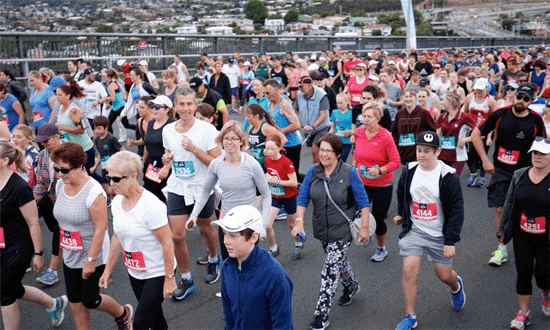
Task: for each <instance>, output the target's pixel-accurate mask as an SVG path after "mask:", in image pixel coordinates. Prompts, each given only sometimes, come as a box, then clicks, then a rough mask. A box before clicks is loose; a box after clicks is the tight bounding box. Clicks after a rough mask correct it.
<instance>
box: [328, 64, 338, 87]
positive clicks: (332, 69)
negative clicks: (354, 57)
mask: <svg viewBox="0 0 550 330" xmlns="http://www.w3.org/2000/svg"><path fill="white" fill-rule="evenodd" d="M338 62H340V60H336V61H328V74H329V75H330V76H331V77H334V76H335V75H336V74H337V73H338ZM334 81H335V82H336V81H340V76H338V77H336V78H335V79H334Z"/></svg>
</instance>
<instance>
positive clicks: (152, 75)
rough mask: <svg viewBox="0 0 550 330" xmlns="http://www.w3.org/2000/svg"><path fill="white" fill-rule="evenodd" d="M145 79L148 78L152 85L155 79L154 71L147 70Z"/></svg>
mask: <svg viewBox="0 0 550 330" xmlns="http://www.w3.org/2000/svg"><path fill="white" fill-rule="evenodd" d="M147 79H149V83H150V84H151V85H153V81H155V80H157V76H155V74H154V73H152V72H151V71H149V72H147Z"/></svg>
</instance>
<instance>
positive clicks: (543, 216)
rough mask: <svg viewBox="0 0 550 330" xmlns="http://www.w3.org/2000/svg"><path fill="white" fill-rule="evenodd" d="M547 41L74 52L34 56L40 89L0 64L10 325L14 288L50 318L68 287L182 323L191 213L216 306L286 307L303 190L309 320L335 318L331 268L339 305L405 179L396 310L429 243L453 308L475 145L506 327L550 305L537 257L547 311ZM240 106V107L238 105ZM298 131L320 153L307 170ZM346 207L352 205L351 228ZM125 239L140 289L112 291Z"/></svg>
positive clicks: (268, 318) (14, 318) (409, 319)
mask: <svg viewBox="0 0 550 330" xmlns="http://www.w3.org/2000/svg"><path fill="white" fill-rule="evenodd" d="M549 51H550V50H549V49H548V48H546V47H544V46H541V47H532V48H529V49H521V48H518V47H505V48H501V49H485V48H484V47H481V48H476V49H455V48H452V49H447V50H444V49H441V48H440V49H438V50H437V52H422V51H415V50H413V51H412V52H396V53H388V52H387V51H382V50H380V49H375V50H373V51H372V52H367V53H365V54H362V56H358V55H359V54H357V53H356V51H354V50H347V51H342V50H341V49H339V48H334V49H333V50H330V51H326V52H318V53H313V54H307V55H302V56H300V55H299V54H293V53H292V52H286V53H285V54H265V53H262V52H254V54H253V55H252V56H251V57H247V58H243V57H241V56H240V54H239V52H235V54H234V55H233V56H226V57H225V58H224V57H222V56H217V57H216V58H213V57H210V56H208V54H206V53H203V54H201V60H200V61H199V62H197V63H196V65H195V70H194V71H195V72H196V73H195V74H194V75H191V74H190V70H188V68H187V67H186V65H185V64H184V63H183V62H182V60H181V58H180V57H179V56H175V58H174V63H173V64H172V65H170V66H169V67H168V68H167V69H166V70H164V71H162V73H161V76H162V79H158V78H157V77H156V76H155V74H154V73H152V72H151V71H150V70H149V67H148V63H147V61H145V60H141V61H138V62H128V61H126V60H119V61H118V62H117V66H116V67H112V68H101V70H98V69H97V68H96V67H95V66H94V64H93V63H90V62H89V61H85V60H82V59H78V60H70V61H69V62H68V64H67V70H66V71H62V72H54V71H52V70H50V69H48V68H42V69H40V70H37V71H31V72H30V73H29V76H28V83H29V85H30V86H31V92H30V94H27V92H26V91H25V88H23V86H22V85H21V84H20V83H19V82H18V81H16V80H15V77H14V76H13V74H12V73H10V72H9V71H7V70H2V71H0V81H1V82H0V109H1V114H0V188H1V196H0V203H1V210H2V212H1V214H0V221H1V222H0V258H1V267H2V268H1V269H2V277H1V301H2V303H1V306H2V308H1V309H2V319H3V322H4V328H5V329H17V328H19V326H20V322H21V321H20V317H19V309H18V307H17V300H18V299H23V300H27V301H32V302H35V303H37V304H40V305H42V306H44V307H45V308H46V310H47V311H48V312H49V313H50V314H51V316H52V324H53V325H54V326H57V325H59V324H61V322H63V319H64V310H65V308H66V307H67V306H70V308H71V312H72V315H73V317H74V321H75V324H76V327H77V328H78V329H87V328H90V316H89V310H90V309H95V310H100V311H103V312H106V313H108V314H109V315H111V317H113V319H114V320H115V322H116V324H117V326H118V328H119V329H133V328H135V329H150V328H152V329H167V328H168V327H169V326H172V327H179V326H178V325H175V324H172V325H169V324H168V323H167V321H166V318H165V317H164V314H163V310H162V302H163V300H164V299H165V298H168V297H172V298H173V299H175V300H183V299H185V298H186V297H187V296H188V295H189V294H191V293H192V292H193V291H194V290H195V278H194V276H193V274H191V268H190V263H191V255H190V249H189V247H188V243H187V232H189V231H193V230H194V227H196V226H197V225H198V227H197V228H198V229H199V230H200V233H201V235H202V237H203V239H204V243H205V245H206V250H207V254H206V255H201V256H200V258H198V260H197V262H198V263H200V264H203V265H206V266H207V271H206V277H205V282H206V283H209V284H212V283H216V282H217V281H218V280H219V279H221V289H220V293H219V296H220V297H221V298H222V302H223V313H224V318H225V322H226V328H227V329H243V328H254V329H256V328H258V329H260V328H262V329H268V328H273V329H291V328H293V327H294V325H293V321H292V306H291V300H292V299H291V297H292V292H293V289H294V288H293V283H292V281H291V279H290V277H289V276H288V275H287V274H286V272H285V270H284V269H283V267H282V266H281V264H280V263H279V262H278V261H277V259H276V258H277V257H278V256H279V255H280V253H281V249H280V248H279V246H278V245H277V240H276V233H275V231H274V227H273V223H274V221H275V219H279V218H282V219H286V220H287V224H288V227H289V232H287V233H278V234H279V235H292V237H293V240H294V246H293V249H294V252H293V254H292V259H293V260H295V261H296V262H299V260H300V259H302V258H303V257H304V255H303V250H304V248H305V243H306V241H307V233H306V230H305V229H304V228H305V226H304V216H305V212H306V209H307V208H308V207H309V206H310V202H312V203H311V204H312V206H313V219H312V227H313V232H312V235H313V237H315V238H316V239H317V240H319V241H320V242H321V243H322V246H323V250H324V252H325V253H326V259H325V263H324V266H323V269H322V272H321V275H322V276H321V279H322V282H321V288H320V293H319V298H318V302H317V306H316V308H315V310H314V318H313V320H312V322H311V324H310V328H311V329H325V328H326V327H328V326H329V324H330V323H329V314H330V309H331V305H332V303H333V300H334V295H335V291H336V289H337V287H338V281H339V280H341V282H342V285H343V294H342V296H341V297H340V298H339V300H338V304H340V305H348V304H350V303H351V302H352V298H353V297H354V296H355V295H356V294H357V293H358V292H359V291H360V288H361V287H360V284H359V282H358V281H357V279H356V276H355V274H354V272H353V270H352V267H351V263H350V260H349V258H348V253H349V249H350V247H351V245H352V244H351V243H352V242H353V241H355V242H356V243H358V244H361V243H366V242H368V241H369V240H371V239H372V240H374V239H376V240H375V242H376V245H377V248H376V252H375V254H374V255H373V256H372V257H371V260H372V261H373V262H382V261H383V260H384V259H385V258H386V256H387V255H388V249H387V248H386V245H385V242H386V238H387V225H386V223H385V220H386V218H387V216H388V210H389V208H390V206H391V205H392V203H395V202H394V201H393V200H392V198H393V192H394V185H395V184H396V183H397V184H396V190H395V191H396V204H397V215H395V217H394V218H393V221H394V222H395V224H400V225H401V226H402V228H403V229H402V232H401V233H400V234H399V250H400V255H401V256H402V257H403V278H402V281H403V295H404V300H405V316H404V318H403V319H402V320H401V321H400V322H398V320H396V323H397V326H396V328H397V329H412V328H415V327H416V326H417V325H418V321H417V315H416V310H415V305H416V293H417V290H418V289H417V280H418V275H419V271H420V265H421V261H422V257H423V255H424V253H425V252H426V254H427V258H428V260H429V261H431V262H433V267H434V271H435V273H436V275H437V276H438V278H439V279H440V280H441V281H442V282H443V283H445V284H446V285H448V286H449V290H450V291H451V297H452V308H453V309H454V310H456V311H460V310H461V309H462V308H463V307H464V305H465V303H466V293H465V288H464V287H465V285H464V282H463V280H462V278H461V277H460V276H459V275H457V273H456V272H455V271H454V270H453V266H452V262H453V257H455V255H456V250H455V244H456V243H458V242H459V241H460V234H461V229H462V224H463V221H464V205H463V204H464V201H463V197H462V187H461V185H460V181H459V177H460V175H461V173H462V172H463V170H464V167H465V166H467V168H468V171H469V177H468V179H467V182H466V185H467V186H468V187H471V188H465V189H475V188H482V187H486V188H487V189H488V193H487V197H488V198H487V199H488V201H487V202H488V207H490V208H495V219H494V223H495V233H496V236H497V238H496V242H495V244H496V245H497V249H496V250H495V251H494V252H493V254H492V256H491V257H490V259H489V261H488V263H489V264H490V265H493V266H500V265H502V263H505V262H507V261H508V258H509V256H508V250H507V245H506V244H507V243H508V242H509V241H510V240H512V239H513V250H514V255H515V260H516V270H517V284H516V292H517V295H518V301H519V307H520V309H519V311H518V313H517V315H516V317H515V318H514V319H513V320H512V321H511V324H510V327H511V328H513V329H524V328H525V327H526V326H527V325H529V324H530V322H531V319H532V318H539V317H541V316H540V315H541V314H540V313H537V312H535V311H533V312H532V311H531V310H530V309H529V303H530V300H531V295H532V294H533V289H532V284H531V281H532V278H533V276H534V277H535V279H536V285H537V286H538V287H539V288H540V289H541V291H542V292H541V308H542V312H543V314H544V315H545V316H547V317H550V237H549V229H550V223H549V219H550V204H549V203H548V201H549V200H550V191H549V189H548V187H549V186H550V176H549V174H550V138H547V136H548V135H549V134H550V99H548V101H547V98H549V97H550V57H549V56H548V54H549ZM192 71H193V70H192ZM31 112H32V116H27V115H26V114H27V113H29V114H30V113H31ZM234 113H237V114H241V113H243V114H245V120H244V122H240V121H237V120H230V114H234ZM31 117H32V121H28V120H27V118H29V119H30V118H31ZM235 118H236V117H235ZM239 118H240V117H239ZM136 119H137V120H136ZM134 122H135V124H133V123H134ZM128 131H135V139H134V140H132V139H130V138H129V137H128ZM305 147H307V148H311V155H312V159H313V164H312V165H311V166H309V168H308V169H307V170H306V171H305V172H302V173H300V169H301V168H300V154H301V152H302V148H305ZM491 147H492V149H491V150H494V152H493V154H492V155H491V153H490V152H489V149H490V148H491ZM128 148H130V149H131V150H136V152H131V151H128V150H126V149H128ZM348 158H350V161H348ZM400 167H401V174H397V173H395V172H396V170H398V169H399V168H400ZM486 173H489V174H491V175H492V176H491V178H490V180H486V178H485V174H486ZM40 217H41V218H42V219H43V221H44V222H45V224H46V225H47V228H48V230H50V231H51V232H52V233H53V239H52V242H51V256H50V263H49V265H47V266H46V267H45V270H44V271H43V273H42V274H41V275H40V276H39V277H38V278H36V281H37V282H38V283H41V284H44V285H48V286H51V285H55V284H57V283H58V282H59V276H60V275H59V274H60V273H58V272H59V271H60V270H59V268H60V266H62V271H61V273H62V274H63V276H64V284H65V287H66V295H63V296H61V297H57V298H53V297H50V296H49V295H47V294H46V293H44V292H43V291H41V290H40V289H38V288H36V287H32V286H27V285H22V284H21V281H22V279H23V276H24V275H25V273H26V271H30V269H34V271H40V270H42V268H44V252H43V250H42V244H43V242H42V233H41V230H40V225H39V218H40ZM214 217H215V218H216V219H217V220H216V221H214V220H215V219H214ZM371 217H373V218H374V220H373V221H369V219H370V218H371ZM352 219H357V220H359V219H360V220H361V224H360V225H358V227H357V228H356V230H353V229H352V227H353V224H354V223H357V221H355V222H354V220H352ZM110 221H112V224H113V231H114V232H113V233H111V234H109V232H108V230H107V228H108V223H109V222H110ZM490 222H491V223H492V220H491V221H490ZM373 227H376V229H375V230H374V228H373ZM487 239H494V238H490V237H487ZM261 240H266V241H267V243H268V245H269V249H267V250H264V249H263V248H261V247H259V246H258V242H259V241H261ZM203 251H204V250H203ZM121 254H122V256H123V259H124V265H125V266H126V268H127V270H128V276H129V282H130V287H131V288H132V290H133V292H134V294H135V296H136V298H137V300H138V304H137V306H132V305H131V304H125V305H124V304H120V303H118V302H117V301H115V300H114V299H113V298H111V297H110V296H108V295H105V294H101V293H100V291H101V290H100V289H101V288H107V287H108V286H109V284H110V282H111V277H112V275H113V271H114V268H115V265H116V263H117V260H118V257H119V256H120V255H121ZM176 269H179V272H180V273H181V277H179V276H178V275H177V272H176ZM176 276H177V277H178V278H176ZM539 310H540V309H539ZM245 311H246V312H245ZM23 323H24V321H23ZM23 327H24V324H23ZM446 327H451V325H447V326H446Z"/></svg>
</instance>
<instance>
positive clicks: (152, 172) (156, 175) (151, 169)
mask: <svg viewBox="0 0 550 330" xmlns="http://www.w3.org/2000/svg"><path fill="white" fill-rule="evenodd" d="M145 177H146V178H147V179H149V180H151V181H153V182H156V183H160V182H161V181H162V180H161V179H160V168H159V167H158V166H155V165H153V164H149V166H147V171H145Z"/></svg>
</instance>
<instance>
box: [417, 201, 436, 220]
mask: <svg viewBox="0 0 550 330" xmlns="http://www.w3.org/2000/svg"><path fill="white" fill-rule="evenodd" d="M413 217H414V220H419V221H435V220H437V204H436V203H429V204H427V203H418V202H413Z"/></svg>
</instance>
